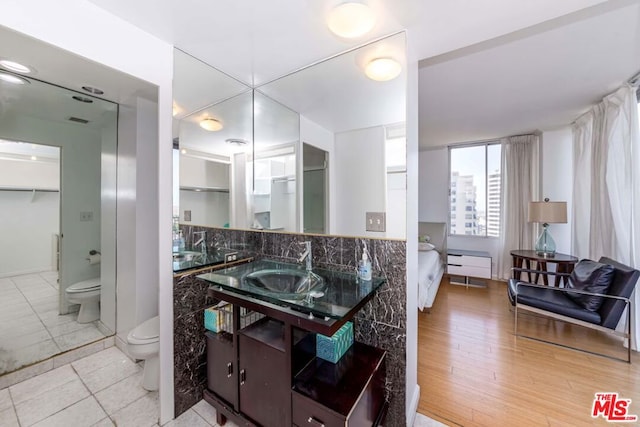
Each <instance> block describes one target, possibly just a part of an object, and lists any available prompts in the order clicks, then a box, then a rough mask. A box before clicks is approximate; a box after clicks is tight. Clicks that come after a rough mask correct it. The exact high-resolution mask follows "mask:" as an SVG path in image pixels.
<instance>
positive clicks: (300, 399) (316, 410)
mask: <svg viewBox="0 0 640 427" xmlns="http://www.w3.org/2000/svg"><path fill="white" fill-rule="evenodd" d="M292 395H293V396H292V403H293V420H292V421H293V423H294V424H295V425H297V426H300V427H321V426H324V427H344V426H345V423H346V420H345V419H344V418H343V417H341V416H339V415H337V414H335V413H334V412H332V411H330V410H329V409H327V408H325V407H324V406H322V405H320V404H318V403H317V402H314V401H313V400H311V399H309V398H307V397H305V396H302V395H300V394H299V393H297V392H295V391H294V392H292Z"/></svg>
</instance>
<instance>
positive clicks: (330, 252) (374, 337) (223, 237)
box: [174, 225, 406, 426]
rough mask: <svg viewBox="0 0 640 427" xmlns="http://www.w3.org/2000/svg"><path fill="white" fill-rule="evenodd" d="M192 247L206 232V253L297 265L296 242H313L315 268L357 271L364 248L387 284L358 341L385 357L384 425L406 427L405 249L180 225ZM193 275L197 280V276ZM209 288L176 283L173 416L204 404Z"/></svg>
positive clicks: (187, 277) (360, 321)
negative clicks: (231, 252) (239, 253)
mask: <svg viewBox="0 0 640 427" xmlns="http://www.w3.org/2000/svg"><path fill="white" fill-rule="evenodd" d="M181 229H182V230H183V233H184V235H185V238H186V245H187V247H188V246H190V244H191V243H192V242H191V236H192V235H193V232H195V231H207V245H208V247H209V249H211V250H214V249H216V248H218V249H219V248H232V249H238V250H243V251H246V252H247V253H248V254H250V255H252V256H256V257H269V258H274V259H281V260H282V261H288V262H297V259H298V257H299V255H300V253H301V248H302V247H301V245H300V244H299V243H300V242H304V241H307V240H311V242H312V244H311V247H312V252H313V263H314V266H317V267H320V268H327V269H333V270H340V271H355V269H356V265H357V261H358V260H359V259H361V258H362V247H363V244H364V245H366V247H367V249H368V252H369V254H370V255H371V259H372V267H373V274H374V275H375V276H380V277H385V278H386V279H387V283H386V284H385V285H384V286H382V287H381V288H380V289H379V290H378V292H377V293H376V296H375V297H374V298H373V299H372V300H371V301H370V302H369V303H367V305H365V307H364V308H363V309H362V310H360V312H358V314H357V315H356V318H355V319H354V320H355V322H354V324H355V337H356V340H358V341H361V342H364V343H366V344H370V345H374V346H376V347H380V348H382V349H384V350H386V351H387V361H386V363H387V384H386V386H387V396H388V398H389V401H390V402H389V412H388V415H387V419H386V423H385V425H389V426H401V425H402V426H404V425H406V421H405V413H406V411H405V394H406V392H405V390H406V387H405V381H406V380H405V371H406V369H405V364H406V354H405V352H406V279H405V277H406V271H405V270H406V244H405V242H404V241H398V240H382V239H368V238H352V237H339V236H320V235H304V234H292V233H274V232H260V231H250V230H247V231H244V230H228V229H216V228H205V227H197V226H186V225H181ZM197 274H201V272H198V273H197ZM207 287H208V286H207V285H206V284H204V283H202V282H199V281H198V280H197V279H195V274H189V273H187V274H183V275H181V276H179V277H176V278H174V354H175V355H174V369H175V394H176V397H175V415H176V416H178V415H179V414H181V413H182V412H184V411H185V410H186V409H188V408H189V407H190V405H191V404H193V403H196V402H197V401H198V400H200V399H201V398H202V391H203V389H204V386H205V384H206V365H205V363H206V355H205V340H204V326H203V318H202V317H203V314H202V310H203V309H204V308H206V307H208V306H210V305H212V304H213V303H214V301H212V300H208V299H207V297H206V288H207ZM192 402H193V403H192Z"/></svg>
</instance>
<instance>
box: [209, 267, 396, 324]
mask: <svg viewBox="0 0 640 427" xmlns="http://www.w3.org/2000/svg"><path fill="white" fill-rule="evenodd" d="M262 270H296V271H301V272H305V269H304V267H303V266H301V265H298V264H289V263H283V262H279V261H272V260H265V259H262V260H257V261H253V262H249V263H246V264H242V265H239V266H236V267H230V268H225V269H221V270H217V271H214V272H211V273H206V274H202V275H199V276H197V277H198V278H199V279H203V280H206V281H208V282H211V283H212V284H213V285H217V286H219V287H220V288H222V289H224V290H226V291H230V292H234V293H237V294H240V295H245V296H250V297H252V298H253V299H256V300H260V301H264V302H267V303H270V304H275V305H279V306H283V307H286V308H288V309H292V310H296V311H299V312H302V313H313V314H314V315H315V316H316V317H321V318H322V317H325V318H331V319H339V320H343V318H344V317H345V316H347V315H348V314H353V312H352V311H353V309H354V308H356V307H358V306H362V305H363V304H364V303H365V302H366V301H368V300H369V299H371V298H372V297H373V295H374V294H375V291H376V290H377V289H378V288H379V287H380V286H382V285H383V284H384V283H385V282H386V279H384V278H379V277H374V278H373V279H372V280H369V281H361V280H358V279H357V278H356V275H355V274H352V273H344V272H338V271H333V270H325V269H319V268H314V269H313V273H315V274H316V275H318V276H320V277H321V278H322V279H324V286H322V287H321V288H319V289H320V290H321V291H322V293H323V295H322V296H318V297H315V298H306V297H305V296H302V297H301V298H300V299H285V298H282V297H280V296H279V295H278V294H277V293H274V292H271V291H268V290H263V289H260V288H259V287H256V286H253V285H252V284H251V283H250V282H249V281H248V280H247V275H249V274H251V273H254V272H257V271H262Z"/></svg>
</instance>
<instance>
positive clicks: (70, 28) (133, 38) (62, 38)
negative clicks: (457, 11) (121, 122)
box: [0, 0, 174, 424]
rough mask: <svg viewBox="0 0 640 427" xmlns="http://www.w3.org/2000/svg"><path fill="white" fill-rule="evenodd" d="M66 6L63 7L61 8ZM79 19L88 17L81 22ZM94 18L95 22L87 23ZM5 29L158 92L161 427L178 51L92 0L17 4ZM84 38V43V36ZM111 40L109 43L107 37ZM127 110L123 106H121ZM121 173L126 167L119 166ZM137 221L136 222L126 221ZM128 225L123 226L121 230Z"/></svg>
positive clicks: (168, 394)
mask: <svg viewBox="0 0 640 427" xmlns="http://www.w3.org/2000/svg"><path fill="white" fill-rule="evenodd" d="M61 6H62V7H61ZM79 17H83V18H82V19H79ZM86 17H91V18H90V19H85V18H86ZM0 25H4V26H7V27H9V28H11V29H13V30H16V31H19V32H22V33H25V34H28V35H30V36H31V37H34V38H36V39H41V40H44V41H46V42H48V43H49V44H51V45H52V46H53V47H60V48H62V49H66V50H68V51H71V52H74V53H76V54H78V55H80V56H82V57H85V58H87V59H88V60H91V61H94V62H96V63H99V64H103V65H105V66H107V67H109V68H110V69H112V70H114V72H117V71H122V72H124V73H127V74H128V75H130V76H133V77H136V78H139V79H142V80H143V81H145V82H149V83H151V84H153V85H155V86H157V88H158V104H159V108H158V112H157V113H156V116H155V117H156V124H155V126H154V128H155V129H156V131H157V132H158V138H157V140H155V141H153V145H154V146H155V147H156V150H157V155H156V156H154V158H155V161H156V162H157V164H158V168H157V169H154V170H151V171H149V173H151V174H152V173H154V172H157V176H156V177H155V178H156V186H155V188H156V191H154V192H155V194H156V197H157V205H156V206H154V207H153V208H155V209H153V213H152V215H153V216H154V217H155V218H156V220H157V221H158V222H157V223H156V224H157V229H156V233H157V235H158V236H159V240H158V242H157V243H158V244H157V246H156V247H155V248H150V247H149V246H146V247H144V248H143V247H142V246H140V247H139V248H138V250H139V251H141V252H142V251H148V252H150V253H155V259H154V260H153V262H152V263H151V264H150V265H147V266H146V268H147V269H149V270H152V271H156V272H159V280H158V281H157V282H156V286H158V287H159V288H160V315H161V319H162V320H161V325H160V348H161V349H160V364H161V370H160V371H161V378H160V424H164V423H166V422H168V421H169V420H171V419H172V418H173V413H174V412H173V409H174V408H173V286H172V282H173V275H172V271H171V265H172V264H171V210H172V197H171V194H172V192H171V187H172V185H171V181H172V179H171V178H172V173H171V171H172V161H171V157H172V156H171V154H172V153H171V151H172V147H171V144H170V143H168V142H167V141H171V117H172V116H171V110H172V109H171V106H172V99H171V92H172V75H173V49H172V46H171V45H169V44H168V43H165V42H163V41H161V40H159V39H157V38H155V37H153V36H151V35H149V34H148V33H146V32H144V31H142V30H141V29H139V28H136V27H134V26H133V25H131V24H129V23H128V22H126V21H124V20H122V19H120V18H117V17H115V16H113V15H111V14H109V13H107V12H105V11H104V10H103V9H100V8H98V7H97V6H95V5H94V4H92V3H90V2H89V1H86V0H66V1H65V2H64V4H63V5H61V4H60V3H59V2H50V1H48V0H32V1H30V2H19V1H12V2H9V3H8V4H4V5H3V9H2V14H1V15H0ZM79 34H82V36H81V37H79V36H78V35H79ZM107 34H108V37H106V36H105V35H107ZM121 105H122V104H121ZM119 168H120V165H119ZM130 196H131V194H130V193H120V194H119V196H118V203H119V205H120V203H124V202H125V200H126V199H127V198H129V197H130ZM123 220H124V221H132V220H133V219H132V218H123ZM121 224H122V222H119V223H118V226H120V225H121ZM132 239H133V237H129V238H127V239H125V240H122V241H121V240H119V241H118V250H120V248H121V247H126V246H127V245H129V244H130V243H131V240H132Z"/></svg>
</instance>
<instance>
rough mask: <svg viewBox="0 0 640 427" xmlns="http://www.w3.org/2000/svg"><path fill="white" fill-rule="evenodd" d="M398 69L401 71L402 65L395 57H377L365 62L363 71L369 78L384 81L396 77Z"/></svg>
mask: <svg viewBox="0 0 640 427" xmlns="http://www.w3.org/2000/svg"><path fill="white" fill-rule="evenodd" d="M400 71H402V66H400V63H399V62H398V61H396V60H395V59H391V58H377V59H374V60H373V61H371V62H369V63H368V64H367V66H366V67H365V70H364V73H365V74H366V75H367V77H369V78H370V79H371V80H375V81H378V82H385V81H387V80H392V79H395V78H396V77H398V75H399V74H400Z"/></svg>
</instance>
